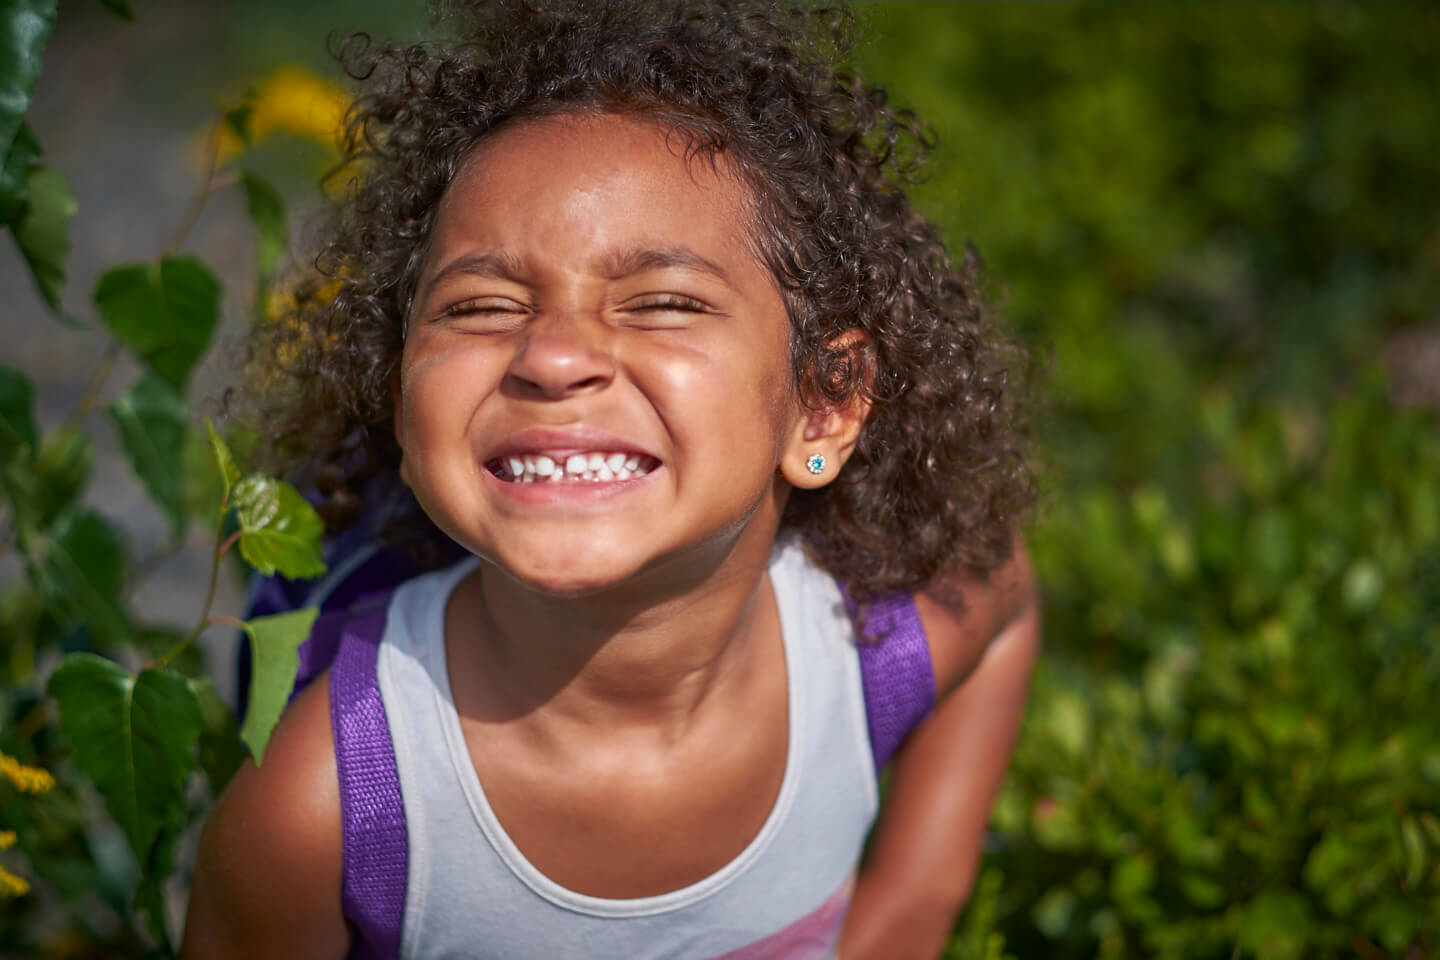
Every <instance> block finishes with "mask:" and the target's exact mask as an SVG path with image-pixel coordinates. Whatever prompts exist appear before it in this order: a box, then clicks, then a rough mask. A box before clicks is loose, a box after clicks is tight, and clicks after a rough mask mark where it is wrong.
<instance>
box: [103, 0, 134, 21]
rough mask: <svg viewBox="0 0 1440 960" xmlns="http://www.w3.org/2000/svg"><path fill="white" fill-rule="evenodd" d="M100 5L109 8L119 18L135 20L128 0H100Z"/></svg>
mask: <svg viewBox="0 0 1440 960" xmlns="http://www.w3.org/2000/svg"><path fill="white" fill-rule="evenodd" d="M100 6H102V7H104V8H105V9H106V10H109V11H110V12H111V13H113V14H115V16H117V17H119V18H120V19H121V20H129V21H131V22H132V23H133V22H134V20H135V11H134V10H132V9H130V0H100Z"/></svg>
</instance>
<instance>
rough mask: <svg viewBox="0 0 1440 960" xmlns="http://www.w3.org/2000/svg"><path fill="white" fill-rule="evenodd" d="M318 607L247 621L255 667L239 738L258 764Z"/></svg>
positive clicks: (291, 686) (287, 694) (282, 707)
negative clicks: (299, 650)
mask: <svg viewBox="0 0 1440 960" xmlns="http://www.w3.org/2000/svg"><path fill="white" fill-rule="evenodd" d="M319 615H320V610H319V608H318V607H306V608H304V609H302V610H291V611H289V612H287V613H277V614H274V615H272V616H268V617H256V618H255V619H254V620H251V621H249V622H248V623H247V624H246V632H247V633H248V634H249V635H250V643H251V650H252V652H253V654H254V662H255V668H254V673H253V675H252V676H251V678H250V701H249V704H248V705H247V706H246V708H245V725H244V726H243V727H241V728H240V737H241V739H243V740H244V741H245V743H246V744H247V745H248V746H249V747H250V755H251V756H252V757H254V758H255V764H256V765H257V766H258V765H259V764H260V761H261V760H262V759H263V758H264V756H265V747H266V746H267V745H268V744H269V743H270V734H271V732H273V731H274V729H275V724H277V723H279V722H280V714H281V713H282V712H283V711H284V710H285V704H286V703H287V702H289V700H290V691H291V690H292V689H294V687H295V673H296V671H298V670H299V669H300V657H299V654H297V653H296V651H297V650H298V649H299V648H300V644H301V643H303V642H304V641H305V638H306V637H308V636H309V635H310V628H311V627H313V626H314V625H315V618H316V617H317V616H319Z"/></svg>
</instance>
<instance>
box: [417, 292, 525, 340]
mask: <svg viewBox="0 0 1440 960" xmlns="http://www.w3.org/2000/svg"><path fill="white" fill-rule="evenodd" d="M527 313H529V308H528V307H526V306H525V305H524V304H522V303H519V302H517V301H515V300H511V299H509V298H508V297H480V298H477V299H474V300H462V301H461V302H459V303H456V304H453V305H451V306H449V307H446V308H445V310H444V311H443V312H441V314H440V317H439V319H440V320H441V321H442V322H443V321H451V322H453V323H455V324H456V325H457V326H458V328H459V329H461V330H469V329H472V328H473V329H475V330H478V331H481V332H498V331H504V330H510V329H513V328H514V327H517V326H518V325H519V324H521V323H523V322H524V319H525V316H526V314H527Z"/></svg>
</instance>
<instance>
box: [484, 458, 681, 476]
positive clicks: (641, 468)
mask: <svg viewBox="0 0 1440 960" xmlns="http://www.w3.org/2000/svg"><path fill="white" fill-rule="evenodd" d="M658 466H660V461H659V460H657V459H655V458H654V457H652V456H648V455H646V454H641V453H621V452H613V453H611V452H605V451H598V450H597V451H594V452H590V453H571V454H566V455H564V456H549V455H547V454H543V453H535V454H523V455H518V454H510V455H507V456H504V457H496V458H494V459H493V460H490V461H487V462H486V464H485V469H487V470H489V471H490V472H491V473H492V474H494V476H495V477H496V478H497V479H499V480H502V481H504V482H505V483H615V482H618V481H621V480H634V479H636V478H638V477H643V476H645V475H646V474H647V473H649V472H650V471H652V470H654V469H655V468H656V467H658Z"/></svg>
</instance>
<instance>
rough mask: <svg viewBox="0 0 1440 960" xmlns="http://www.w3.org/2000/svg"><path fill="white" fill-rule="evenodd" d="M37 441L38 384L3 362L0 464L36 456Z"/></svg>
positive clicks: (0, 386)
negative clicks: (13, 458)
mask: <svg viewBox="0 0 1440 960" xmlns="http://www.w3.org/2000/svg"><path fill="white" fill-rule="evenodd" d="M35 441H36V430H35V387H34V386H33V385H32V384H31V383H30V380H29V378H27V377H26V376H25V375H24V374H23V373H21V372H20V371H19V370H15V369H13V368H11V367H7V366H4V365H3V364H0V464H6V463H9V462H10V460H11V458H12V457H16V456H22V455H24V456H33V455H34V453H35ZM22 451H28V453H25V454H22Z"/></svg>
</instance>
